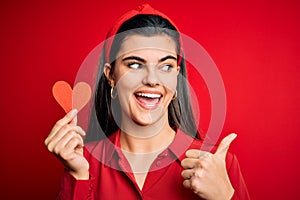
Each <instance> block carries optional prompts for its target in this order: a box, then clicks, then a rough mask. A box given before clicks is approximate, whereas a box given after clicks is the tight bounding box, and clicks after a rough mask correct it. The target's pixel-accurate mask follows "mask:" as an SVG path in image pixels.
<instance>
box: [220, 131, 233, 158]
mask: <svg viewBox="0 0 300 200" xmlns="http://www.w3.org/2000/svg"><path fill="white" fill-rule="evenodd" d="M236 137H237V134H235V133H231V134H229V135H227V136H226V137H225V138H223V139H222V141H221V142H220V144H219V147H218V148H217V151H216V153H215V154H219V155H222V156H223V157H224V159H225V157H226V154H227V151H228V149H229V146H230V144H231V142H232V141H233V140H234V139H235V138H236Z"/></svg>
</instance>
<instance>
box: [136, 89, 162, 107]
mask: <svg viewBox="0 0 300 200" xmlns="http://www.w3.org/2000/svg"><path fill="white" fill-rule="evenodd" d="M134 96H135V98H136V100H137V102H138V104H139V105H140V106H141V107H142V108H144V109H147V110H150V109H154V108H156V107H157V105H158V104H159V102H160V99H161V98H162V94H158V93H144V92H137V93H135V94H134Z"/></svg>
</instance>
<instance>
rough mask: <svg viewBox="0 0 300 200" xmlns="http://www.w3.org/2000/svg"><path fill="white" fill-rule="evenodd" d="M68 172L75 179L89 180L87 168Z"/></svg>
mask: <svg viewBox="0 0 300 200" xmlns="http://www.w3.org/2000/svg"><path fill="white" fill-rule="evenodd" d="M70 174H71V175H72V176H73V177H74V178H75V179H76V180H89V179H90V173H89V170H81V171H76V172H75V171H70Z"/></svg>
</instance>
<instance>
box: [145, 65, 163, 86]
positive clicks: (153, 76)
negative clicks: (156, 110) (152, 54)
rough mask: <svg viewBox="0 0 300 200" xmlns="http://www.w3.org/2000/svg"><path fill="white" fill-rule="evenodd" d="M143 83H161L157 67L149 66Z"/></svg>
mask: <svg viewBox="0 0 300 200" xmlns="http://www.w3.org/2000/svg"><path fill="white" fill-rule="evenodd" d="M143 84H145V85H149V86H151V87H154V86H156V85H159V84H160V80H159V77H158V75H157V73H156V70H155V67H150V69H149V68H148V70H147V72H146V74H145V77H144V79H143Z"/></svg>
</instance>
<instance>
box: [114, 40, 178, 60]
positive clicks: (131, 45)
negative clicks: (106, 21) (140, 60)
mask: <svg viewBox="0 0 300 200" xmlns="http://www.w3.org/2000/svg"><path fill="white" fill-rule="evenodd" d="M143 50H145V52H147V51H149V50H151V51H152V52H153V51H157V52H166V53H169V54H173V55H175V56H176V44H175V42H174V40H173V39H172V38H171V37H169V36H167V35H154V36H143V35H130V36H127V37H126V38H125V39H124V41H123V43H122V45H121V48H120V51H119V52H118V57H119V56H121V55H124V54H128V53H132V52H142V51H143Z"/></svg>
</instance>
